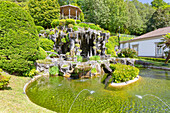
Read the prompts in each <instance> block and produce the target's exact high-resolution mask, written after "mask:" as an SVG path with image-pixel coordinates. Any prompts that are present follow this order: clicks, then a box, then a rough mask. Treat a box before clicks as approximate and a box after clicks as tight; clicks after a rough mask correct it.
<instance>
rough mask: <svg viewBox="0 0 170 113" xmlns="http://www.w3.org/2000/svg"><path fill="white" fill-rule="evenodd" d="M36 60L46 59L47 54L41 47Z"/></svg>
mask: <svg viewBox="0 0 170 113" xmlns="http://www.w3.org/2000/svg"><path fill="white" fill-rule="evenodd" d="M38 53H39V54H38V59H41V60H43V59H45V58H46V57H47V53H46V52H45V50H44V49H43V48H41V47H39V52H38Z"/></svg>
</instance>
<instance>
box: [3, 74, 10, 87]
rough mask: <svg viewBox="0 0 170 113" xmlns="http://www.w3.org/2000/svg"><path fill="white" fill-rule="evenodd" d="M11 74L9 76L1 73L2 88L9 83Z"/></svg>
mask: <svg viewBox="0 0 170 113" xmlns="http://www.w3.org/2000/svg"><path fill="white" fill-rule="evenodd" d="M10 78H11V77H10V76H7V75H4V74H3V75H2V74H1V73H0V89H3V88H4V87H6V86H7V85H8V83H9V80H10Z"/></svg>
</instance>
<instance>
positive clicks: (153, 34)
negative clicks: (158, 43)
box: [120, 26, 170, 43]
mask: <svg viewBox="0 0 170 113" xmlns="http://www.w3.org/2000/svg"><path fill="white" fill-rule="evenodd" d="M167 33H170V26H169V27H164V28H159V29H156V30H154V31H151V32H149V33H146V34H143V35H141V36H138V37H136V38H134V39H131V40H128V41H122V42H120V43H126V42H131V41H135V40H140V39H145V38H152V37H156V36H162V35H165V34H167Z"/></svg>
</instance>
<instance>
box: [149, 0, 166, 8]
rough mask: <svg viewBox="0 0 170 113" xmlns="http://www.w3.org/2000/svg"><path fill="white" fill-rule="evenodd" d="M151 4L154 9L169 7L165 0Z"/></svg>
mask: <svg viewBox="0 0 170 113" xmlns="http://www.w3.org/2000/svg"><path fill="white" fill-rule="evenodd" d="M151 4H152V7H154V8H159V7H162V6H164V5H167V3H166V2H164V1H163V0H153V1H152V2H151Z"/></svg>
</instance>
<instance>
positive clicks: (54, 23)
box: [51, 19, 60, 28]
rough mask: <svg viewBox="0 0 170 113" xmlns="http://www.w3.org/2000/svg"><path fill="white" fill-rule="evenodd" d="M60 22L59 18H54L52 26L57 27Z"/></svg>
mask: <svg viewBox="0 0 170 113" xmlns="http://www.w3.org/2000/svg"><path fill="white" fill-rule="evenodd" d="M59 23H60V21H59V19H54V20H53V21H52V22H51V26H52V27H53V28H55V27H57V26H59Z"/></svg>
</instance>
